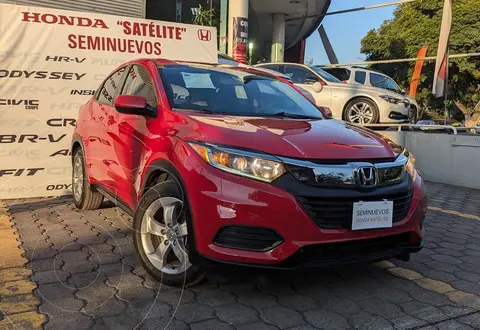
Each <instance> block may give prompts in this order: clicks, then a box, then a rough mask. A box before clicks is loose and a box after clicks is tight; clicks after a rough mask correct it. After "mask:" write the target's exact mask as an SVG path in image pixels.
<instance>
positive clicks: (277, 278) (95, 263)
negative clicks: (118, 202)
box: [0, 183, 480, 330]
mask: <svg viewBox="0 0 480 330" xmlns="http://www.w3.org/2000/svg"><path fill="white" fill-rule="evenodd" d="M428 187H429V196H430V200H431V203H430V205H431V206H432V207H433V209H431V210H430V211H429V213H428V216H427V219H426V230H427V237H426V245H425V248H424V249H423V250H422V252H421V253H418V254H415V255H412V260H411V261H410V262H401V261H398V260H392V262H393V263H394V265H393V264H391V263H388V262H387V263H382V264H381V265H374V266H358V267H353V268H349V269H342V270H335V271H322V272H317V273H308V274H303V275H298V276H284V275H283V274H282V273H278V274H276V273H274V274H273V275H272V274H270V275H268V276H263V277H259V278H248V279H245V280H242V281H240V280H235V281H234V282H233V283H230V284H213V283H212V282H209V281H205V282H203V283H201V284H199V285H197V286H195V287H194V288H191V289H185V290H180V289H174V288H169V287H165V286H163V287H159V286H158V285H157V284H156V283H154V282H152V281H151V280H150V279H148V278H147V277H146V274H145V272H144V270H143V269H142V268H141V266H140V265H139V263H138V261H137V258H136V256H135V253H134V248H133V244H132V231H131V230H130V226H131V218H130V217H129V216H128V215H126V214H124V213H123V212H122V211H121V210H119V209H117V208H113V207H109V206H108V205H107V206H106V207H105V208H103V209H100V210H97V211H83V212H80V211H78V210H76V209H75V207H74V205H73V204H72V201H71V198H70V197H62V198H49V199H26V200H16V201H13V200H10V201H6V203H7V205H8V208H9V212H10V216H11V218H13V222H14V224H15V228H16V229H17V231H18V233H19V235H20V240H21V242H22V243H23V245H22V247H23V249H24V250H25V251H26V257H27V258H28V260H29V263H28V264H27V266H28V267H29V268H30V269H31V270H32V271H33V275H32V277H31V279H32V280H33V281H34V282H36V284H37V289H35V291H34V294H35V296H36V297H38V298H39V299H40V302H41V303H40V306H39V309H38V310H39V312H40V313H43V314H45V315H46V320H47V322H46V323H45V324H44V328H46V329H85V328H94V329H135V328H137V329H164V328H166V327H167V328H168V329H209V330H210V329H233V328H237V329H245V330H247V329H248V330H255V329H265V330H270V329H272V330H273V329H314V328H319V329H327V330H331V329H372V330H377V329H480V298H479V296H480V284H479V283H480V221H479V220H480V218H478V216H480V202H479V201H480V191H476V190H472V189H464V188H459V187H453V186H447V185H441V184H433V183H429V184H428ZM450 211H457V212H454V214H451V213H452V212H450ZM449 212H450V213H449ZM464 214H467V216H465V215H464ZM0 298H1V296H0ZM0 318H2V315H1V314H0ZM0 324H1V323H0Z"/></svg>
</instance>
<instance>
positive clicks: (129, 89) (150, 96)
mask: <svg viewBox="0 0 480 330" xmlns="http://www.w3.org/2000/svg"><path fill="white" fill-rule="evenodd" d="M122 95H137V96H143V97H144V98H145V99H146V100H147V104H148V105H149V106H151V107H156V106H157V98H156V97H155V90H154V89H153V84H152V80H151V79H150V75H149V74H148V71H147V69H145V68H144V67H143V66H138V65H134V66H132V68H131V69H130V72H129V73H128V76H127V78H126V79H125V85H124V86H123V90H122Z"/></svg>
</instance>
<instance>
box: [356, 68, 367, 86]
mask: <svg viewBox="0 0 480 330" xmlns="http://www.w3.org/2000/svg"><path fill="white" fill-rule="evenodd" d="M365 78H367V74H366V73H365V72H364V71H355V81H356V82H357V83H359V84H362V85H364V84H365Z"/></svg>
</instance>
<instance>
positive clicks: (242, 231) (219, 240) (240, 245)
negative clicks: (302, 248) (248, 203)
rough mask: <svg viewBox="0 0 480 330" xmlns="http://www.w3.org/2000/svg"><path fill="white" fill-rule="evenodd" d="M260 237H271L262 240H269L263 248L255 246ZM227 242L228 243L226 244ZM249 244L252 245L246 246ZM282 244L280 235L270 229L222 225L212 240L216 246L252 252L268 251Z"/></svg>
mask: <svg viewBox="0 0 480 330" xmlns="http://www.w3.org/2000/svg"><path fill="white" fill-rule="evenodd" d="M225 231H230V232H225ZM248 231H250V232H248ZM261 235H265V236H267V235H271V237H267V238H264V240H266V241H268V240H270V242H269V244H265V246H264V247H260V246H255V245H256V244H255V241H257V244H258V241H259V240H261V239H259V238H260V237H261ZM235 236H236V237H235ZM254 236H257V237H254ZM229 240H230V242H228V241H229ZM235 241H236V242H235ZM249 242H252V244H248V243H249ZM283 242H284V238H283V237H282V235H280V234H279V233H278V232H277V231H276V230H274V229H272V228H267V227H260V226H244V225H224V226H222V227H221V228H220V229H219V230H218V231H217V233H216V234H215V237H214V239H213V244H215V245H216V246H220V247H225V248H229V249H234V250H243V251H253V252H266V251H270V250H272V249H274V248H275V247H277V246H279V245H280V244H282V243H283ZM249 245H250V246H249Z"/></svg>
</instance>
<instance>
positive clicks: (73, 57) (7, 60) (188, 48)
mask: <svg viewBox="0 0 480 330" xmlns="http://www.w3.org/2000/svg"><path fill="white" fill-rule="evenodd" d="M216 35H217V33H216V30H215V28H210V27H200V26H196V25H187V24H179V23H172V22H162V21H151V20H142V19H133V18H127V17H118V16H110V15H102V14H94V13H85V12H76V11H63V10H56V9H49V8H39V7H30V6H17V5H9V4H0V199H6V198H22V197H42V196H58V195H63V194H69V193H71V160H70V143H71V136H72V131H73V128H74V127H75V124H76V123H75V120H76V118H77V115H78V110H79V108H80V107H81V105H82V104H84V103H86V102H87V101H88V99H89V98H90V97H91V96H92V95H93V94H94V92H95V89H96V88H97V87H98V86H99V85H100V83H101V82H102V81H103V80H104V79H105V78H106V76H107V75H108V74H109V73H111V72H112V71H113V70H114V69H115V68H116V67H117V66H118V65H120V64H122V63H124V62H125V61H128V60H131V59H135V58H165V59H171V60H181V61H196V62H199V61H200V62H211V63H217V61H218V59H217V38H216Z"/></svg>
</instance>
